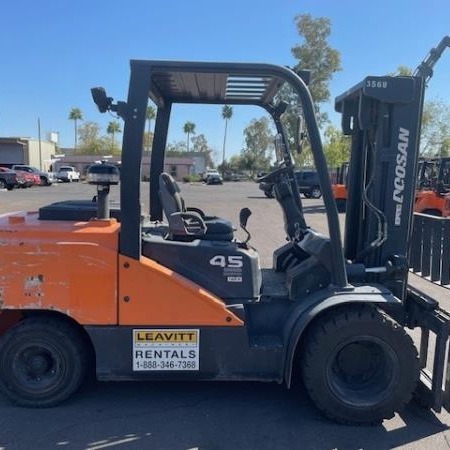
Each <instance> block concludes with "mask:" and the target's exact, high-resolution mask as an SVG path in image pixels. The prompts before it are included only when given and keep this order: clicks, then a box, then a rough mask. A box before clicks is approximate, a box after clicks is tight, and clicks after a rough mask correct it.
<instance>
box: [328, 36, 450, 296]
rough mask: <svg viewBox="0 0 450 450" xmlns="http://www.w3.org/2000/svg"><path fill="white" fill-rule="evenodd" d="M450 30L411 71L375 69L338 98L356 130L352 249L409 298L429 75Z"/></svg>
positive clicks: (348, 235) (347, 125)
mask: <svg viewBox="0 0 450 450" xmlns="http://www.w3.org/2000/svg"><path fill="white" fill-rule="evenodd" d="M449 46H450V37H449V36H446V37H444V38H443V39H442V40H441V42H440V43H439V44H438V46H437V47H436V48H433V49H432V50H431V51H430V52H429V54H428V55H427V56H426V57H425V59H424V60H423V61H422V63H421V64H420V65H419V66H418V67H417V69H416V70H415V72H414V74H413V76H410V77H403V76H402V77H400V76H399V77H392V76H382V77H367V78H365V79H364V80H363V81H362V82H361V83H359V84H357V85H356V86H354V87H353V88H352V89H350V90H348V91H347V92H345V93H344V94H342V95H341V96H339V97H337V98H336V102H335V108H336V111H338V112H340V113H342V129H343V132H344V134H346V135H350V136H351V138H352V142H351V155H350V167H349V174H348V184H347V190H348V205H347V215H346V226H345V238H344V255H345V257H346V258H347V259H348V260H350V261H351V262H353V263H361V264H363V265H364V266H365V267H366V273H367V272H368V277H367V278H368V281H371V282H378V283H381V284H383V285H385V286H386V287H387V288H388V289H390V290H391V291H392V292H393V293H394V294H395V295H396V296H397V297H399V298H400V299H402V300H404V299H405V295H406V282H407V275H408V253H409V247H410V239H411V230H412V219H413V206H414V199H415V189H416V176H417V173H418V158H419V142H420V128H421V121H422V112H423V102H424V94H425V87H426V83H427V82H428V81H429V79H430V78H431V77H432V75H433V67H434V65H435V64H436V62H437V61H438V60H439V58H440V57H441V55H442V53H443V51H444V50H445V48H446V47H449Z"/></svg>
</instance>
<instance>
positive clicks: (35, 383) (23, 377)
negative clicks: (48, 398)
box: [11, 343, 65, 395]
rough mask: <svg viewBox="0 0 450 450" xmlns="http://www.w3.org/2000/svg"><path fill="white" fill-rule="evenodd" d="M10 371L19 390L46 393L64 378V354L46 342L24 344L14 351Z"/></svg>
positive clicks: (39, 393) (38, 393)
mask: <svg viewBox="0 0 450 450" xmlns="http://www.w3.org/2000/svg"><path fill="white" fill-rule="evenodd" d="M11 371H12V374H13V379H14V380H15V384H16V387H17V388H19V390H20V391H22V392H27V393H29V394H35V395H36V394H37V395H42V394H46V393H48V392H50V391H52V390H54V389H55V388H57V387H58V385H59V384H60V382H61V380H62V379H63V378H64V374H65V364H64V356H63V355H62V353H61V352H60V351H59V350H58V349H57V348H56V347H54V346H53V345H49V344H47V343H39V344H37V343H36V344H33V343H31V344H24V345H22V346H20V347H19V348H18V349H17V351H16V352H15V357H14V360H13V364H12V366H11Z"/></svg>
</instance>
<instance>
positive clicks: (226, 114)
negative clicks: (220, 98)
mask: <svg viewBox="0 0 450 450" xmlns="http://www.w3.org/2000/svg"><path fill="white" fill-rule="evenodd" d="M232 117H233V107H232V106H230V105H223V108H222V119H225V133H224V135H223V148H222V177H223V176H224V171H225V144H226V142H227V125H228V120H229V119H231V118H232Z"/></svg>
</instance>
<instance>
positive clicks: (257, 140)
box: [242, 117, 274, 173]
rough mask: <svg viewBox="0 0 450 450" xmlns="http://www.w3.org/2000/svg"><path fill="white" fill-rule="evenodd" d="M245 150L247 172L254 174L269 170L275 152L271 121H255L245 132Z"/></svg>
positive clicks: (243, 156) (262, 119) (243, 154)
mask: <svg viewBox="0 0 450 450" xmlns="http://www.w3.org/2000/svg"><path fill="white" fill-rule="evenodd" d="M244 137H245V149H244V150H243V151H242V158H243V161H244V163H243V165H244V169H245V170H249V171H251V172H252V173H255V172H257V171H262V170H267V169H268V168H269V167H270V159H271V156H272V152H273V138H274V136H273V134H272V131H271V129H270V125H269V119H268V118H267V117H261V118H260V119H253V120H252V121H251V123H250V125H249V126H248V127H247V128H245V130H244Z"/></svg>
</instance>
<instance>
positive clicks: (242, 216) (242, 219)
mask: <svg viewBox="0 0 450 450" xmlns="http://www.w3.org/2000/svg"><path fill="white" fill-rule="evenodd" d="M251 215H252V212H251V211H250V209H249V208H242V209H241V211H240V212H239V225H240V226H241V228H242V229H243V230H244V231H245V232H246V233H247V239H246V240H245V241H244V242H243V243H244V244H246V243H247V242H248V241H249V240H250V238H251V235H250V233H249V232H248V230H247V221H248V218H249V217H250V216H251Z"/></svg>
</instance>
